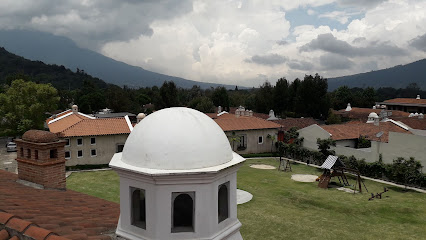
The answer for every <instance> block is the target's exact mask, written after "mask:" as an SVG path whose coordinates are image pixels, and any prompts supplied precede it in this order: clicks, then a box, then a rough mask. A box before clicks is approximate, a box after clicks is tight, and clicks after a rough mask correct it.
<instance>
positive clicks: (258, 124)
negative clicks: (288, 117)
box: [213, 114, 281, 131]
mask: <svg viewBox="0 0 426 240" xmlns="http://www.w3.org/2000/svg"><path fill="white" fill-rule="evenodd" d="M213 120H214V121H215V122H216V123H217V124H218V125H219V126H220V127H221V128H222V130H223V131H239V130H253V129H271V128H279V127H280V126H281V125H279V124H277V123H274V122H271V121H266V120H264V119H261V118H257V117H245V116H240V117H236V116H235V115H234V114H223V115H221V116H220V117H217V118H215V119H213Z"/></svg>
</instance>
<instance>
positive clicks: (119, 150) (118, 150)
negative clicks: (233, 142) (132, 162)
mask: <svg viewBox="0 0 426 240" xmlns="http://www.w3.org/2000/svg"><path fill="white" fill-rule="evenodd" d="M123 148H124V144H117V151H116V152H117V153H119V152H122V151H123Z"/></svg>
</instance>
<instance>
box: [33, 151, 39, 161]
mask: <svg viewBox="0 0 426 240" xmlns="http://www.w3.org/2000/svg"><path fill="white" fill-rule="evenodd" d="M34 159H35V160H37V159H38V150H34Z"/></svg>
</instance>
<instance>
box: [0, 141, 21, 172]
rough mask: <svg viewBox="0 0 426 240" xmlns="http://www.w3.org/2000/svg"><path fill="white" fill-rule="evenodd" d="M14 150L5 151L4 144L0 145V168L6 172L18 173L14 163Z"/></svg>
mask: <svg viewBox="0 0 426 240" xmlns="http://www.w3.org/2000/svg"><path fill="white" fill-rule="evenodd" d="M15 159H16V152H7V151H6V147H5V144H3V143H2V144H1V145H0V169H1V170H5V171H8V172H13V173H18V169H17V163H16V160H15Z"/></svg>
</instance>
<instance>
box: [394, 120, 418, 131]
mask: <svg viewBox="0 0 426 240" xmlns="http://www.w3.org/2000/svg"><path fill="white" fill-rule="evenodd" d="M392 119H393V120H395V121H400V122H402V123H404V124H405V125H407V126H409V127H410V128H414V129H420V130H426V118H418V117H410V118H392Z"/></svg>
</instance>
